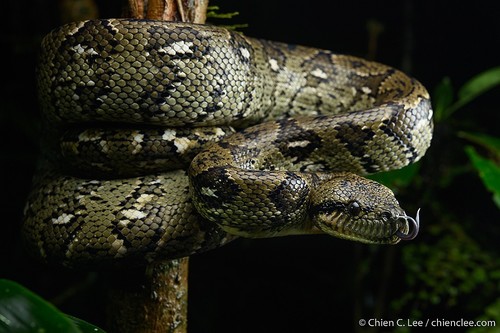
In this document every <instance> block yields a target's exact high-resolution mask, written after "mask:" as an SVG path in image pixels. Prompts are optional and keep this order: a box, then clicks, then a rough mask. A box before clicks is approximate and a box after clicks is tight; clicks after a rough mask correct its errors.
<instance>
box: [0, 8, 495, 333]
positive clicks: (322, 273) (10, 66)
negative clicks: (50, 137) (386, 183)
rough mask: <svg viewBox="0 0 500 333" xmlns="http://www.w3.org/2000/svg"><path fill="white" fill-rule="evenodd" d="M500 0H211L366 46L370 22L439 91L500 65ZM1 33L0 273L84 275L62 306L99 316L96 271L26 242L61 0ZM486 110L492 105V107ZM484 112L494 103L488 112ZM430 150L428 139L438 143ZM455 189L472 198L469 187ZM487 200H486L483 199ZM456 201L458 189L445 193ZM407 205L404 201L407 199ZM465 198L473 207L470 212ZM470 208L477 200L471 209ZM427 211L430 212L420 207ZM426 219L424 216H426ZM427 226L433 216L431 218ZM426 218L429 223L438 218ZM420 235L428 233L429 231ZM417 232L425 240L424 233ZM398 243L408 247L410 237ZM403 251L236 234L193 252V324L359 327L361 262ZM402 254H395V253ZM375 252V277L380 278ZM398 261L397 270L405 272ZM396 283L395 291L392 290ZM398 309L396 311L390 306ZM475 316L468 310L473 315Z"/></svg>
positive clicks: (60, 279) (56, 277) (30, 11)
mask: <svg viewBox="0 0 500 333" xmlns="http://www.w3.org/2000/svg"><path fill="white" fill-rule="evenodd" d="M98 3H99V4H100V5H101V15H100V16H101V17H110V16H117V15H119V10H116V8H117V7H118V3H119V2H118V1H104V0H103V1H101V2H98ZM494 3H495V2H493V1H469V2H458V1H450V0H445V1H416V0H415V1H411V0H404V1H396V0H392V1H350V2H346V1H309V2H306V1H297V2H292V1H287V0H279V1H278V0H277V1H212V2H211V4H214V5H219V6H220V7H221V10H220V11H222V12H232V11H238V12H240V15H239V16H236V17H235V18H234V19H232V20H231V21H230V22H225V21H221V20H217V21H216V22H217V23H225V24H231V23H246V24H248V27H247V28H244V29H242V31H243V32H244V33H245V34H247V35H249V36H253V37H259V38H265V39H270V40H278V41H283V42H287V43H294V44H303V45H308V46H314V47H318V48H325V49H330V50H333V51H336V52H339V53H348V54H353V55H357V56H366V55H367V54H368V40H369V39H368V32H367V22H369V21H370V20H376V21H377V22H379V23H380V24H382V25H383V27H384V30H383V32H382V33H381V35H380V36H379V39H378V46H377V53H376V55H375V59H376V60H377V61H379V62H382V63H385V64H388V65H391V66H394V67H397V68H402V69H404V70H405V71H407V72H409V73H410V74H411V75H413V76H415V77H416V78H417V79H419V80H420V81H421V82H422V83H423V84H424V85H425V86H426V87H427V88H428V89H429V91H431V93H432V91H433V89H434V88H435V87H436V85H437V84H438V83H439V82H440V81H441V80H442V79H443V77H445V76H448V77H450V79H451V81H452V83H453V85H454V86H455V87H459V86H460V85H461V84H463V83H464V82H466V81H467V80H468V79H469V78H471V77H472V76H473V75H475V74H477V73H479V72H481V71H483V70H486V69H489V68H492V67H494V66H498V65H499V62H500V61H499V60H500V57H499V55H500V54H499V53H500V52H499V51H500V49H499V43H500V27H499V23H498V22H499V18H500V10H499V8H498V6H497V5H493V4H494ZM5 6H6V7H5V8H4V12H3V13H4V15H3V17H4V18H3V24H4V25H5V27H4V29H3V31H4V33H3V34H2V41H3V46H2V47H1V48H0V49H1V50H2V53H3V56H4V57H5V58H4V59H5V60H2V62H1V66H2V69H3V70H2V79H3V83H4V86H3V88H2V89H1V94H2V96H1V97H2V98H1V100H0V103H1V104H0V105H1V108H2V109H1V111H0V117H1V118H0V119H1V124H2V129H1V132H0V133H1V135H0V139H1V140H0V141H1V142H2V150H1V152H2V154H1V156H0V158H1V161H2V163H1V167H2V177H3V178H2V189H3V191H2V194H3V197H4V199H2V200H1V207H2V208H1V210H0V212H1V213H2V220H1V222H0V223H1V225H0V226H1V231H0V247H1V251H0V277H6V278H9V279H12V280H15V281H17V282H19V283H22V284H24V285H25V286H27V287H28V288H31V289H33V290H34V291H36V292H38V293H39V294H41V295H42V296H43V297H46V298H48V299H49V300H53V301H55V303H56V304H57V297H58V296H60V295H61V293H63V292H64V291H65V290H68V289H71V286H74V285H75V284H78V283H79V282H80V281H82V280H83V281H94V282H95V283H94V282H91V283H89V285H90V286H89V288H90V291H89V290H85V289H84V290H85V291H83V292H81V291H80V292H79V293H77V294H76V295H73V296H71V297H69V298H66V299H65V300H64V301H63V302H62V303H59V304H58V306H60V307H61V308H62V309H63V310H64V311H65V312H67V313H70V314H72V315H74V316H77V317H81V318H83V319H86V320H88V321H90V322H93V323H96V324H101V323H102V322H101V321H102V308H103V304H104V302H105V299H104V296H103V297H102V298H101V297H100V296H99V295H102V294H104V293H101V291H102V290H103V289H105V288H106V283H109V281H107V280H105V279H104V281H105V282H101V279H102V278H101V277H100V275H98V274H90V275H89V274H88V273H84V272H73V271H67V270H64V269H61V268H54V267H45V266H43V265H40V264H38V263H37V262H35V261H33V260H31V259H30V258H29V257H27V256H26V254H25V253H24V252H23V250H22V246H21V244H20V242H19V226H20V223H21V219H22V208H23V205H24V201H25V199H26V195H27V194H28V191H29V188H30V181H31V177H32V173H33V170H34V166H35V158H36V153H37V141H38V139H37V133H38V119H39V116H38V106H37V102H36V98H35V96H36V94H35V84H34V70H35V59H36V52H37V47H38V45H39V43H40V39H41V37H42V36H43V35H44V34H45V33H47V32H48V31H49V30H50V29H52V28H54V27H56V26H57V25H58V24H59V21H58V17H59V16H58V13H57V7H56V5H55V2H54V1H41V0H39V1H32V2H31V3H30V2H27V3H21V2H19V1H16V0H10V1H9V2H5ZM498 93H499V90H498V89H495V90H493V91H491V92H489V93H487V94H486V95H485V96H484V98H482V99H481V101H480V102H477V103H476V104H473V105H472V106H471V108H470V109H469V110H468V112H471V113H474V112H475V111H474V107H476V108H477V109H478V110H481V112H480V113H478V114H477V115H475V116H474V117H490V118H489V119H491V122H485V124H486V125H484V131H485V132H487V133H490V134H492V135H493V134H496V135H498V132H499V131H498V126H499V124H500V123H499V121H498V120H499V117H498V113H499V111H500V110H499V106H498V97H497V96H498ZM485 105H486V106H488V107H484V106H485ZM485 110H486V111H485ZM431 149H432V148H431ZM457 195H467V190H465V191H464V193H461V194H457ZM486 198H488V197H486ZM445 199H450V200H451V199H452V198H445ZM402 205H403V206H404V205H405V203H404V202H402ZM467 208H468V207H465V209H467ZM470 209H474V207H470ZM423 214H425V211H424V213H423ZM424 216H425V215H424ZM424 223H427V221H425V222H424ZM429 223H432V221H430V222H429ZM420 239H423V240H425V228H424V229H423V235H422V236H421V237H420ZM416 241H419V240H418V239H417V240H416ZM398 246H401V247H403V246H405V245H404V244H401V245H398ZM386 251H393V255H395V256H396V257H397V256H398V255H399V249H395V250H394V249H392V250H391V249H389V247H378V248H375V247H369V246H364V245H359V244H355V243H351V242H347V241H342V240H337V239H332V238H329V237H327V236H313V237H311V236H297V237H287V238H281V239H262V240H238V241H236V242H234V243H232V244H229V245H227V246H225V247H223V248H220V249H217V250H214V251H212V252H209V253H205V254H201V255H197V256H193V257H192V258H191V260H190V281H189V282H190V290H189V296H190V299H189V316H190V323H189V328H190V332H257V331H258V332H332V331H335V329H336V328H339V327H343V328H345V329H347V330H348V331H349V330H354V329H355V328H357V321H358V319H360V318H363V317H364V318H369V317H370V316H371V315H372V313H369V312H361V313H359V312H356V309H355V303H356V298H357V297H363V304H375V303H376V302H377V301H378V300H377V299H376V296H375V295H371V294H366V293H363V294H361V293H360V291H359V290H355V286H356V284H355V281H353V280H354V279H355V277H356V276H357V275H356V272H357V269H358V268H359V267H358V266H357V265H359V263H360V258H361V257H362V256H363V255H366V254H367V253H371V254H372V255H373V253H375V257H376V258H377V257H382V256H384V255H386V254H387V253H386ZM395 262H396V263H397V262H398V261H397V260H396V261H395ZM378 264H379V263H378V261H377V260H375V261H374V262H373V264H372V265H371V266H370V267H368V268H367V269H368V271H369V273H368V276H370V275H373V276H374V279H376V277H377V276H380V271H381V270H382V267H381V266H380V265H378ZM401 269H402V268H401V267H394V268H393V271H394V272H400V271H401ZM388 283H389V284H390V286H391V288H394V293H397V288H404V287H405V286H404V283H402V281H400V280H398V276H397V275H396V276H392V277H391V280H390V281H388ZM391 295H392V293H391V292H390V293H389V294H388V295H387V297H388V298H390V297H391ZM383 315H384V317H385V318H386V319H394V318H393V317H391V312H390V309H386V310H385V312H384V313H383ZM467 319H470V318H467Z"/></svg>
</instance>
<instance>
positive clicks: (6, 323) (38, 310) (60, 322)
mask: <svg viewBox="0 0 500 333" xmlns="http://www.w3.org/2000/svg"><path fill="white" fill-rule="evenodd" d="M0 332H1V333H3V332H9V333H21V332H22V333H26V332H37V333H45V332H46V333H49V332H50V333H52V332H54V333H59V332H61V333H85V332H98V333H99V332H104V331H102V330H101V329H99V328H97V327H94V326H92V325H90V324H88V323H86V322H84V321H81V320H79V319H76V318H73V317H69V316H67V315H65V314H64V313H62V312H60V311H59V310H58V309H57V308H56V307H55V306H53V305H52V304H50V303H48V302H47V301H45V300H44V299H42V298H41V297H40V296H38V295H36V294H35V293H33V292H31V291H30V290H28V289H26V288H24V287H23V286H21V285H20V284H18V283H15V282H13V281H10V280H5V279H0Z"/></svg>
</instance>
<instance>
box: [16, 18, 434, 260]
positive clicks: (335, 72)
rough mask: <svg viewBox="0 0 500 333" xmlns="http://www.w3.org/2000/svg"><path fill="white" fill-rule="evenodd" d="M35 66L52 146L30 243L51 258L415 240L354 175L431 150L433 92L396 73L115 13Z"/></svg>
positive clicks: (36, 191) (409, 224)
mask: <svg viewBox="0 0 500 333" xmlns="http://www.w3.org/2000/svg"><path fill="white" fill-rule="evenodd" d="M38 72H39V82H38V83H39V92H40V103H41V105H42V109H43V112H44V117H45V121H46V124H47V126H46V133H45V134H46V135H45V139H44V140H45V141H44V143H43V146H44V147H47V149H46V151H45V154H44V157H43V160H42V163H41V165H42V167H41V168H40V171H39V173H38V175H37V177H36V179H35V186H34V188H33V190H32V193H31V195H30V197H29V199H28V203H27V205H26V211H25V221H24V224H23V235H24V239H25V241H26V242H25V243H26V244H27V246H28V248H29V249H30V250H31V252H33V253H35V254H36V255H37V256H39V257H41V258H43V259H44V260H45V261H49V262H58V263H62V264H64V265H66V266H73V267H80V266H85V265H100V264H108V263H116V262H136V263H144V262H147V261H150V260H155V259H168V258H176V257H182V256H187V255H190V254H193V253H197V252H201V251H206V250H208V249H211V248H214V247H218V246H221V245H223V244H224V243H226V242H228V241H229V240H231V239H234V238H235V237H237V236H244V237H273V236H281V235H290V234H307V233H328V234H331V235H334V236H337V237H341V238H346V239H351V240H356V241H361V242H366V243H380V244H383V243H386V244H393V243H397V242H398V241H399V240H400V239H409V238H413V237H414V236H415V234H416V232H417V231H418V215H417V218H416V219H413V218H411V217H409V216H407V215H406V214H405V213H404V211H403V210H402V209H401V208H400V206H399V204H398V202H397V200H396V199H395V198H394V195H393V193H392V192H391V191H390V190H389V189H388V188H386V187H384V186H382V185H380V184H378V183H375V182H373V181H371V180H367V179H365V178H362V177H361V176H359V175H360V174H366V173H374V172H378V171H384V170H390V169H397V168H400V167H403V166H405V165H407V164H409V163H412V162H415V161H417V160H418V159H420V158H421V157H422V156H423V155H424V153H425V151H426V149H427V148H428V146H429V144H430V141H431V136H432V110H431V107H430V101H429V96H428V93H427V91H426V90H425V88H424V87H423V86H422V85H421V84H420V83H419V82H418V81H416V80H415V79H413V78H410V77H408V76H406V75H405V74H403V73H402V72H400V71H398V70H395V69H393V68H390V67H388V66H385V65H382V64H378V63H374V62H369V61H366V60H363V59H360V58H356V57H351V56H346V55H339V54H335V53H332V52H330V51H326V50H318V49H313V48H308V47H303V46H290V45H286V44H282V43H276V42H270V41H264V40H257V39H252V38H248V37H245V36H243V35H240V34H238V33H233V32H230V31H228V30H225V29H223V28H219V27H213V26H208V25H194V24H185V23H168V22H155V21H142V20H126V19H108V20H93V21H85V22H78V23H71V24H68V25H65V26H63V27H60V28H58V29H55V30H54V31H52V32H51V33H50V34H49V35H48V36H47V37H45V39H44V40H43V43H42V48H41V56H40V65H39V70H38ZM229 126H232V127H229ZM233 127H234V128H236V129H238V132H236V133H233V132H234V130H233ZM188 166H189V168H187V167H188ZM170 169H172V170H170ZM169 170H170V171H169Z"/></svg>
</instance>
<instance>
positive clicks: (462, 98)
mask: <svg viewBox="0 0 500 333" xmlns="http://www.w3.org/2000/svg"><path fill="white" fill-rule="evenodd" d="M499 84H500V67H494V68H491V69H488V70H486V71H484V72H482V73H480V74H478V75H476V76H474V77H473V78H472V79H470V80H469V81H467V82H466V83H465V84H464V85H463V86H462V87H461V88H460V90H459V91H458V100H457V101H456V102H455V104H453V105H452V106H451V108H450V111H449V114H451V113H453V112H454V111H456V110H457V109H459V108H461V107H462V106H464V105H465V104H467V103H469V102H470V101H472V100H473V99H474V98H476V97H478V96H479V95H481V94H484V93H485V92H487V91H488V90H490V89H492V88H493V87H495V86H497V85H499Z"/></svg>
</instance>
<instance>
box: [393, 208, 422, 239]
mask: <svg viewBox="0 0 500 333" xmlns="http://www.w3.org/2000/svg"><path fill="white" fill-rule="evenodd" d="M397 220H398V221H403V224H402V226H401V227H400V228H399V229H398V230H397V231H396V233H395V234H394V235H395V236H397V237H398V238H399V239H401V240H405V241H408V240H412V239H415V237H417V235H418V232H419V230H420V208H419V209H418V210H417V215H416V216H415V218H413V217H411V216H408V215H406V214H404V215H400V216H397ZM402 229H403V230H402Z"/></svg>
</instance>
